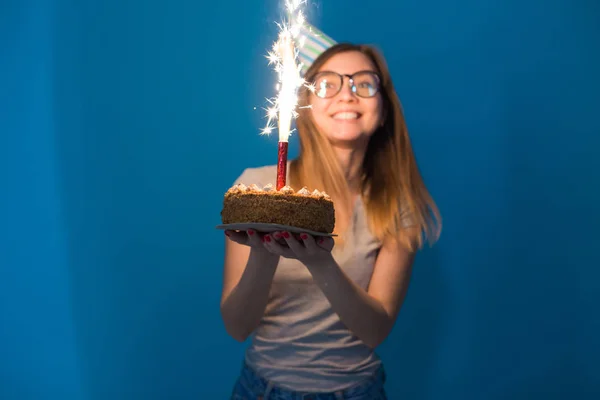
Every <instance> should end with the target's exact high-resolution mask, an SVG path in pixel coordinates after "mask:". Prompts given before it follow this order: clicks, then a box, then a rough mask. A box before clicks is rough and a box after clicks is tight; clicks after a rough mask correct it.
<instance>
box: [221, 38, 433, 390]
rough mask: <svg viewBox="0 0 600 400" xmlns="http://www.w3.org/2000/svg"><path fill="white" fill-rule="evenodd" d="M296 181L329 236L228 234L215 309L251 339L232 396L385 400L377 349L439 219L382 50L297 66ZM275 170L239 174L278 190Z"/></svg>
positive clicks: (364, 49) (353, 49) (354, 51)
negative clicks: (317, 204) (326, 201)
mask: <svg viewBox="0 0 600 400" xmlns="http://www.w3.org/2000/svg"><path fill="white" fill-rule="evenodd" d="M304 78H305V80H306V81H307V82H309V83H312V89H311V90H308V89H304V90H303V91H302V92H301V93H300V105H301V106H302V105H310V107H308V108H301V109H300V116H299V118H298V120H297V128H298V136H299V138H300V153H299V156H298V158H297V159H295V160H293V161H292V162H290V164H289V178H288V183H289V185H290V186H292V187H293V188H295V189H299V188H301V187H302V186H307V187H308V189H309V190H311V191H312V190H314V189H318V190H322V191H325V192H326V193H328V194H329V195H330V196H331V197H332V199H333V201H334V203H335V207H336V227H335V232H336V233H337V234H338V235H339V238H338V239H336V241H335V243H334V240H333V239H330V238H328V239H326V240H320V239H318V238H314V237H312V236H310V235H301V236H300V237H296V236H294V235H291V234H289V232H274V233H269V234H262V233H260V232H255V231H252V230H249V231H248V232H234V231H227V232H225V233H226V235H227V236H228V238H227V239H226V253H225V262H224V284H223V294H222V301H221V312H222V316H223V320H224V322H225V326H226V329H227V331H228V332H229V334H230V335H231V336H233V337H234V338H235V339H237V340H239V341H244V340H245V339H246V338H247V337H248V336H249V335H251V334H253V340H252V343H251V345H250V347H249V348H248V349H247V352H246V356H245V360H244V363H243V367H242V372H241V375H240V377H239V379H238V381H237V382H236V385H235V388H234V391H233V394H232V399H267V398H270V399H303V398H304V399H307V398H311V399H352V400H366V399H369V400H378V399H386V394H385V390H384V381H385V373H384V370H383V366H382V363H381V361H380V359H379V357H378V356H377V354H376V353H375V351H374V349H375V348H376V347H377V346H378V345H379V344H380V343H381V342H382V341H383V340H384V339H385V338H386V337H387V336H388V334H389V333H390V331H391V329H392V327H393V325H394V322H395V320H396V317H397V315H398V311H399V309H400V307H401V305H402V302H403V300H404V297H405V294H406V291H407V288H408V284H409V279H410V275H411V268H412V263H413V258H414V255H415V252H416V251H417V250H418V249H419V248H421V247H422V245H423V243H424V241H425V240H427V239H428V240H429V241H430V242H433V241H435V240H437V238H438V236H439V232H440V227H441V224H440V218H439V213H438V210H437V207H436V205H435V203H434V201H433V200H432V198H431V196H430V195H429V193H428V191H427V189H426V187H425V185H424V183H423V180H422V178H421V176H420V174H419V171H418V167H417V164H416V161H415V157H414V155H413V152H412V149H411V144H410V140H409V135H408V132H407V129H406V126H405V121H404V117H403V114H402V109H401V106H400V102H399V100H398V97H397V95H396V93H395V90H394V87H393V84H392V80H391V77H390V74H389V71H388V69H387V66H386V64H385V61H384V59H383V57H382V56H381V55H380V54H379V53H378V52H377V51H376V50H375V49H373V48H372V47H369V46H365V45H352V44H337V45H334V46H333V47H331V48H329V49H327V50H326V51H325V52H323V53H322V54H321V55H320V56H319V57H318V58H317V59H316V60H315V62H314V63H313V64H312V65H311V67H310V68H309V70H308V71H307V72H306V75H305V77H304ZM275 171H276V166H275V165H273V166H266V167H260V168H248V169H246V170H245V171H244V172H243V173H242V175H241V176H240V177H239V178H238V179H237V181H236V182H245V183H247V184H249V183H256V184H258V185H259V186H260V185H266V184H267V183H271V184H273V185H274V184H275V182H274V180H275V177H276V172H275Z"/></svg>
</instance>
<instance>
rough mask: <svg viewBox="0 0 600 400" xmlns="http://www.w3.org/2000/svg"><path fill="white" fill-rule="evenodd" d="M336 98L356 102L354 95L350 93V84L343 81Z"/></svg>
mask: <svg viewBox="0 0 600 400" xmlns="http://www.w3.org/2000/svg"><path fill="white" fill-rule="evenodd" d="M338 96H339V97H340V99H343V100H356V95H355V94H354V92H353V91H352V83H351V82H349V81H347V80H346V79H344V81H343V83H342V88H341V89H340V93H338Z"/></svg>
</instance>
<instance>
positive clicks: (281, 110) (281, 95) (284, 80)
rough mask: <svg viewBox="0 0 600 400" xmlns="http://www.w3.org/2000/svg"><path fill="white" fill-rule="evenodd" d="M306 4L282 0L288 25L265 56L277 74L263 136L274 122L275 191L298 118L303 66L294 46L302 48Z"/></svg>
mask: <svg viewBox="0 0 600 400" xmlns="http://www.w3.org/2000/svg"><path fill="white" fill-rule="evenodd" d="M305 1H306V0H285V5H286V8H287V14H288V21H287V22H286V23H284V24H282V25H279V26H280V31H279V37H278V39H277V41H276V42H275V43H274V44H273V49H272V51H270V52H269V53H268V55H267V58H268V60H269V65H271V64H274V65H275V71H276V72H277V74H278V78H279V79H278V83H277V91H278V94H277V96H276V97H275V98H274V99H268V100H267V101H268V102H269V103H270V104H271V107H269V108H267V110H266V111H267V125H266V127H265V128H264V129H263V130H262V134H265V135H268V134H270V133H271V132H272V131H273V129H274V126H273V121H274V120H275V119H277V129H278V132H279V151H278V158H277V190H279V189H281V188H282V187H283V186H285V181H286V172H287V150H288V140H289V137H290V134H291V125H292V120H293V119H294V118H296V117H297V116H298V113H297V111H296V108H297V106H298V88H300V87H301V86H302V85H303V84H304V79H302V78H301V76H300V70H301V68H302V64H298V63H297V62H296V60H297V52H296V46H297V45H299V46H300V47H302V44H303V43H302V42H303V37H301V35H300V33H301V30H302V28H303V26H304V23H305V18H304V14H303V12H302V9H301V5H302V4H303V3H304V2H305Z"/></svg>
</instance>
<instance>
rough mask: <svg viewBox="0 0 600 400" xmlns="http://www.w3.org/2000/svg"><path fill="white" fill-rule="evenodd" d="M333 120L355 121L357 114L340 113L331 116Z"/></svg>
mask: <svg viewBox="0 0 600 400" xmlns="http://www.w3.org/2000/svg"><path fill="white" fill-rule="evenodd" d="M333 118H334V119H357V118H358V114H357V113H355V112H340V113H337V114H335V115H334V116H333Z"/></svg>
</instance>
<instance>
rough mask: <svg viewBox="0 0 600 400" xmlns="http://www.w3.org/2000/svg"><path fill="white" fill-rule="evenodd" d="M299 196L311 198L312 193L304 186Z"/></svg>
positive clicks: (299, 191)
mask: <svg viewBox="0 0 600 400" xmlns="http://www.w3.org/2000/svg"><path fill="white" fill-rule="evenodd" d="M298 194H301V195H303V196H310V192H309V191H308V189H307V188H306V186H304V187H303V188H302V189H300V190H298Z"/></svg>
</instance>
